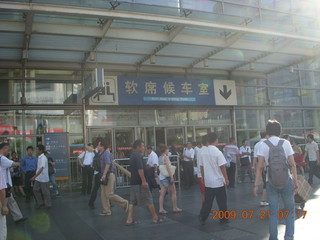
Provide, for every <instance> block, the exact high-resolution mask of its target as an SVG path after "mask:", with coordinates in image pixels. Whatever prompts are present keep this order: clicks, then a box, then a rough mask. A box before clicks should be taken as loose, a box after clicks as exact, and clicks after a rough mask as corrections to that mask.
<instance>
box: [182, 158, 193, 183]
mask: <svg viewBox="0 0 320 240" xmlns="http://www.w3.org/2000/svg"><path fill="white" fill-rule="evenodd" d="M182 167H183V176H184V182H185V186H186V187H191V186H192V184H193V162H192V161H189V162H187V161H183V162H182Z"/></svg>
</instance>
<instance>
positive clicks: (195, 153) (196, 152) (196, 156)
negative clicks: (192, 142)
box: [193, 146, 200, 159]
mask: <svg viewBox="0 0 320 240" xmlns="http://www.w3.org/2000/svg"><path fill="white" fill-rule="evenodd" d="M193 150H194V158H196V159H197V158H198V151H199V150H200V148H199V147H198V146H196V147H195V148H194V149H193Z"/></svg>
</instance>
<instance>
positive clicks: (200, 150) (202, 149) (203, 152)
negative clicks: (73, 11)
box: [197, 146, 208, 178]
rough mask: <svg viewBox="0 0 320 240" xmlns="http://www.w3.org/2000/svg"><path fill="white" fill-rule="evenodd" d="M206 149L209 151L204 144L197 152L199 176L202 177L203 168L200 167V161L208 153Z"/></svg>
mask: <svg viewBox="0 0 320 240" xmlns="http://www.w3.org/2000/svg"><path fill="white" fill-rule="evenodd" d="M206 151H208V147H207V146H202V147H201V148H199V150H198V153H197V177H198V178H202V174H201V169H200V161H203V156H204V154H206Z"/></svg>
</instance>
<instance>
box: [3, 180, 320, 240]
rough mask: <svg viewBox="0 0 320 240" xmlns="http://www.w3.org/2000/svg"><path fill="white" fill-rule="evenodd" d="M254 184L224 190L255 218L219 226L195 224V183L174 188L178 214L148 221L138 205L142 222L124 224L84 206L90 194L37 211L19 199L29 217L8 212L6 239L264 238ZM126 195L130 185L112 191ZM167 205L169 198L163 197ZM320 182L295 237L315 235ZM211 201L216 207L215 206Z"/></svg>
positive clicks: (116, 212) (233, 206)
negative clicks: (19, 221)
mask: <svg viewBox="0 0 320 240" xmlns="http://www.w3.org/2000/svg"><path fill="white" fill-rule="evenodd" d="M251 190H252V184H251V183H249V182H248V183H243V184H237V185H236V188H235V189H228V190H227V191H228V192H227V194H228V208H229V210H230V211H231V210H234V211H236V213H237V214H241V211H243V210H249V211H254V218H253V219H234V220H232V221H231V223H230V224H227V225H220V224H219V223H218V221H217V220H212V219H208V221H207V223H206V225H205V226H200V225H199V223H198V218H197V216H198V213H199V210H200V204H201V199H200V196H199V194H200V193H199V190H198V187H197V186H194V187H193V188H192V189H188V190H184V189H181V191H179V192H178V203H179V207H181V208H182V209H183V212H182V213H181V214H173V213H170V214H168V215H167V219H166V221H165V223H163V224H160V225H155V224H152V223H151V221H150V217H149V215H148V212H147V210H146V209H143V208H138V209H137V210H136V214H135V219H137V220H140V221H141V223H140V224H139V225H137V226H130V227H127V226H125V225H124V223H125V220H126V214H124V213H123V211H122V210H121V209H120V208H119V207H117V206H114V207H113V208H112V211H113V214H112V216H106V217H101V216H99V215H98V213H99V212H100V210H101V209H100V206H101V204H100V199H98V200H97V202H96V209H95V210H90V209H88V207H87V201H88V197H87V196H85V197H83V196H80V194H79V193H64V194H63V196H62V197H61V198H56V199H54V200H53V204H54V207H53V208H52V209H50V210H35V209H34V206H33V204H32V203H29V204H27V203H25V202H24V201H23V200H22V199H19V198H18V200H19V204H20V207H21V209H22V211H23V213H24V214H25V215H26V216H28V217H29V220H28V221H27V222H25V223H22V224H19V225H16V224H15V223H13V221H12V219H11V216H9V217H8V218H7V219H8V232H9V236H8V240H74V239H75V240H89V239H90V240H104V239H105V240H106V239H108V240H109V239H112V240H120V239H139V240H144V239H146V240H149V239H154V240H158V239H159V240H164V239H168V240H170V239H175V240H179V239H183V240H195V239H204V240H207V239H208V240H209V239H211V240H267V239H268V220H267V219H265V220H262V219H258V218H255V217H256V216H259V215H260V211H261V210H265V211H267V210H268V208H267V207H266V208H260V207H259V206H258V204H259V200H260V198H254V197H253V196H252V195H251ZM116 192H117V193H118V194H119V195H121V196H123V197H125V198H128V189H121V190H117V191H116ZM153 195H154V200H155V204H156V207H157V208H158V205H157V204H158V196H159V195H158V193H156V192H154V193H153ZM166 205H167V208H166V209H167V210H170V206H171V204H170V201H169V198H168V197H167V199H166ZM319 206H320V181H319V179H316V181H315V184H314V193H313V195H312V197H311V199H310V200H309V201H308V202H307V203H306V206H305V210H306V211H307V215H306V217H305V219H302V218H300V219H298V220H296V235H295V239H296V240H300V239H301V240H305V239H307V240H319V239H320V236H319V233H320V231H319V223H320V207H319ZM216 207H217V206H216V204H214V209H217V208H216ZM283 235H284V225H283V224H280V225H279V239H283Z"/></svg>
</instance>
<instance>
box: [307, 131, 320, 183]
mask: <svg viewBox="0 0 320 240" xmlns="http://www.w3.org/2000/svg"><path fill="white" fill-rule="evenodd" d="M307 141H308V143H307V144H306V148H305V153H304V161H306V158H307V156H308V157H309V167H310V170H309V179H308V182H309V184H310V185H312V184H313V174H314V171H315V169H316V167H317V164H320V158H319V147H318V144H317V143H316V142H315V141H314V136H313V135H312V134H308V136H307Z"/></svg>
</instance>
